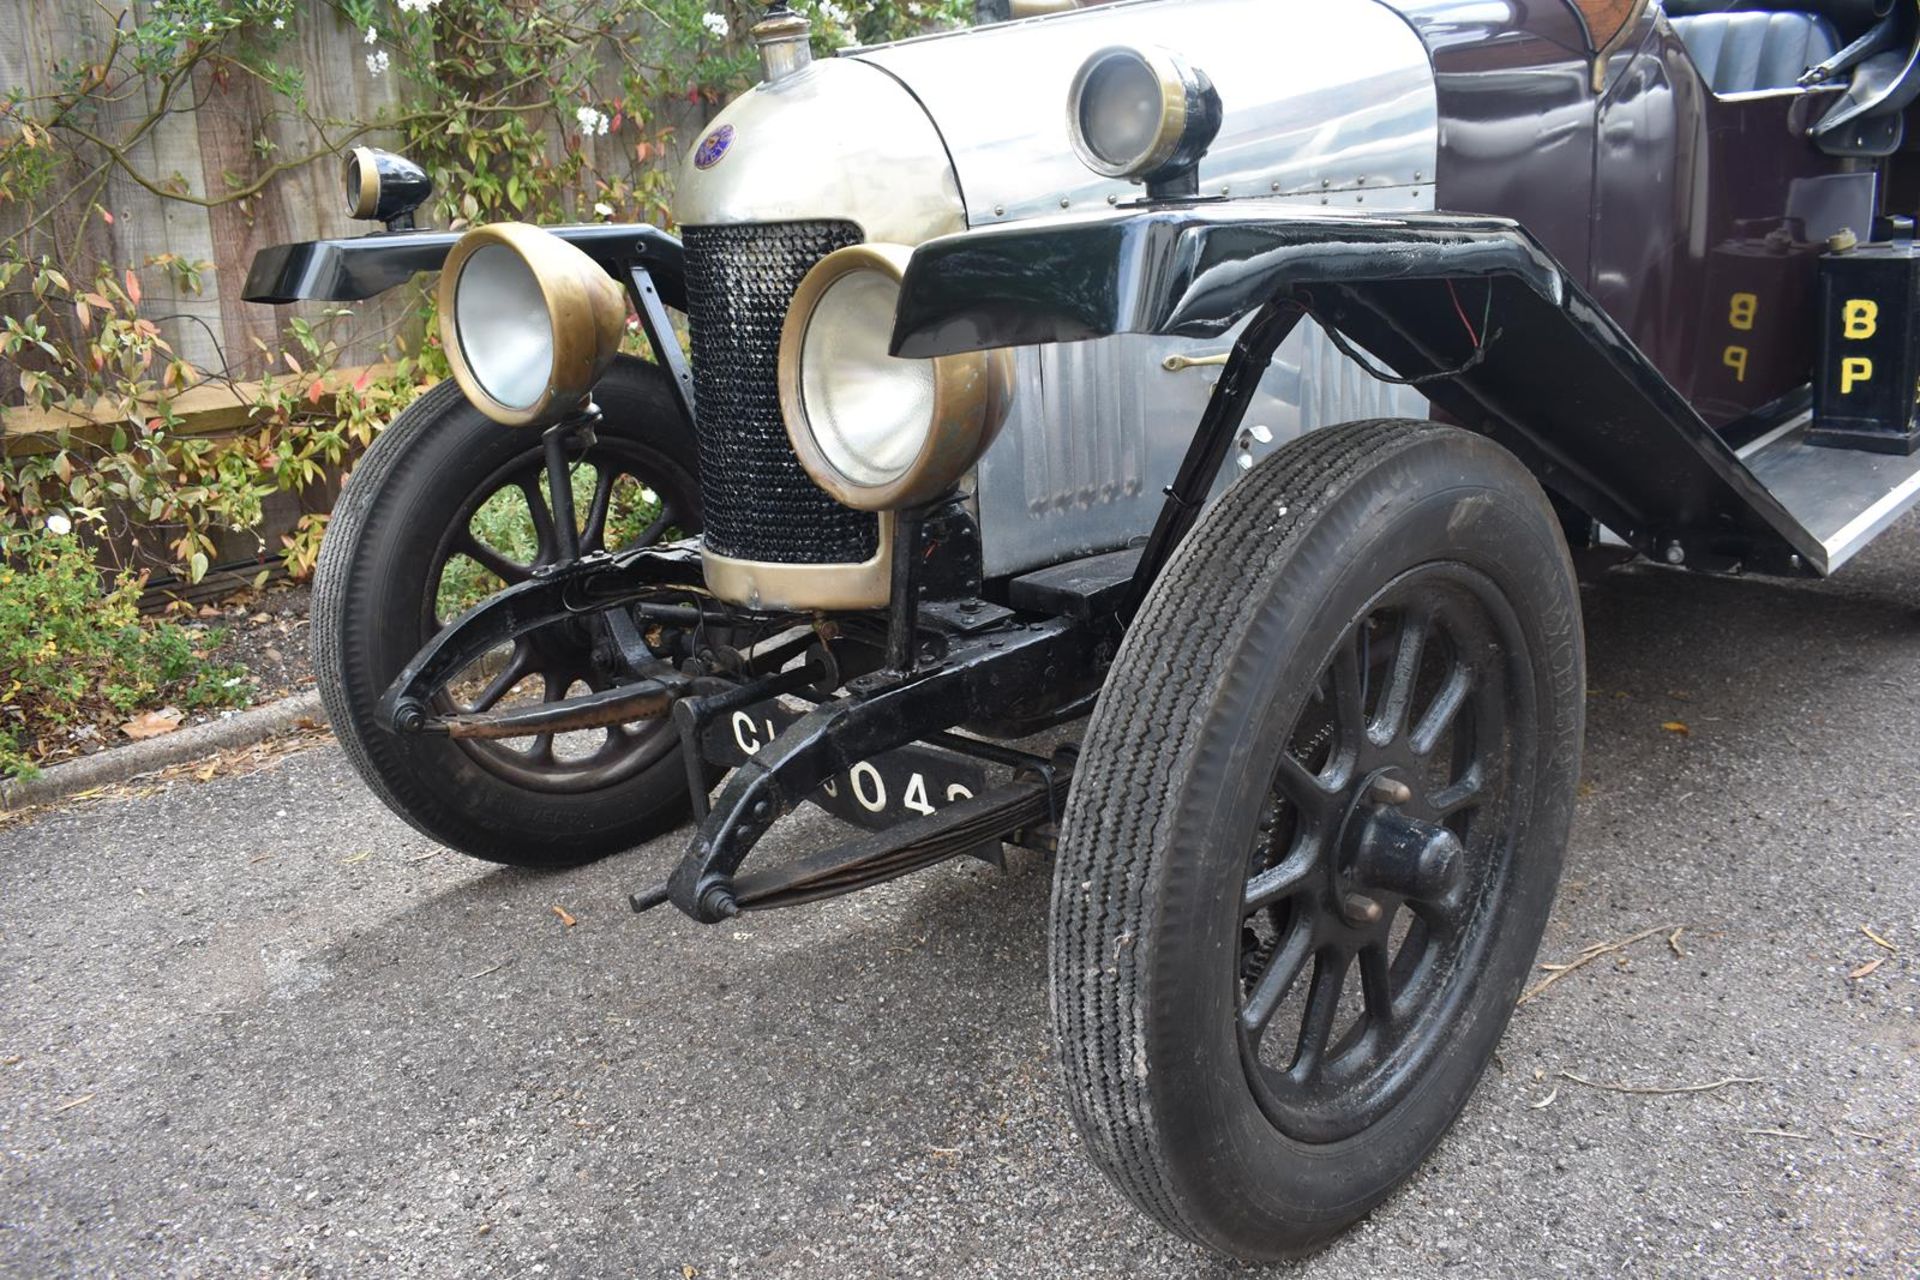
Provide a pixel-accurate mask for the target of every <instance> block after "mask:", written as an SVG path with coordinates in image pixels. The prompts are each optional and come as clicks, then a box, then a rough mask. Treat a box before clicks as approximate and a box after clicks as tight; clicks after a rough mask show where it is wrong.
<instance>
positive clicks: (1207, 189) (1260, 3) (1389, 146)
mask: <svg viewBox="0 0 1920 1280" xmlns="http://www.w3.org/2000/svg"><path fill="white" fill-rule="evenodd" d="M1135 43H1137V44H1157V45H1161V46H1164V47H1166V48H1168V49H1171V50H1172V51H1174V52H1175V53H1178V54H1180V55H1181V56H1182V57H1184V58H1186V59H1187V60H1188V62H1189V63H1190V64H1191V65H1193V66H1195V67H1198V68H1200V69H1201V70H1203V71H1205V72H1206V74H1207V75H1208V76H1209V77H1211V78H1212V80H1213V83H1214V86H1215V87H1216V88H1217V89H1218V90H1219V92H1220V100H1221V102H1222V104H1223V105H1224V106H1225V108H1226V119H1225V122H1224V123H1223V125H1222V126H1221V129H1220V135H1219V137H1218V138H1217V139H1216V140H1215V142H1214V144H1213V146H1212V147H1211V148H1210V149H1209V150H1208V152H1207V156H1206V158H1205V159H1204V160H1202V161H1201V163H1200V191H1201V193H1202V194H1205V195H1222V194H1225V195H1228V196H1236V195H1260V196H1272V195H1275V194H1280V195H1313V196H1316V197H1319V196H1325V197H1328V198H1329V199H1330V198H1331V197H1332V195H1333V193H1336V192H1341V193H1344V192H1354V193H1358V192H1363V191H1367V190H1371V189H1374V188H1378V187H1417V186H1424V185H1426V184H1429V183H1431V182H1432V180H1433V173H1434V161H1435V155H1436V153H1437V149H1438V145H1439V109H1438V104H1437V98H1436V94H1435V90H1434V78H1433V69H1432V65H1431V63H1430V61H1429V59H1428V55H1427V50H1426V46H1425V45H1424V44H1423V43H1422V42H1421V40H1420V38H1419V36H1418V35H1416V34H1415V33H1414V31H1413V29H1412V28H1411V27H1410V26H1408V25H1407V23H1406V22H1405V20H1404V19H1402V18H1401V17H1400V16H1399V15H1398V14H1397V13H1395V12H1393V11H1392V10H1391V9H1388V8H1387V7H1386V6H1385V5H1382V4H1379V3H1377V2H1376V0H1312V3H1299V4H1283V3H1276V2H1275V0H1144V2H1141V3H1122V4H1111V5H1102V6H1098V7H1096V8H1092V9H1083V10H1079V11H1076V12H1073V13H1066V14H1059V15H1054V16H1049V17H1044V18H1037V19H1033V20H1030V21H1026V22H1014V23H1003V24H999V25H995V26H990V27H982V28H979V29H977V30H974V31H968V32H961V33H956V34H953V35H950V36H943V37H938V38H934V39H926V40H909V41H905V42H902V43H900V44H895V45H887V46H883V47H880V48H874V49H865V50H856V51H854V52H852V53H851V54H850V55H848V57H849V58H850V59H852V60H856V61H862V62H867V63H871V64H872V65H874V66H876V67H881V68H884V69H885V70H886V71H888V72H889V73H891V74H893V75H895V76H898V77H899V78H900V80H901V82H902V83H903V84H905V85H906V86H907V88H909V89H910V90H912V92H913V95H914V97H916V98H917V99H919V101H920V102H921V103H922V104H923V105H924V106H925V107H926V109H927V111H928V113H929V114H930V115H931V116H932V117H933V119H934V121H935V123H936V124H938V126H939V128H940V134H941V137H942V138H943V139H944V140H945V142H946V146H947V151H948V153H949V154H950V155H951V156H952V157H953V163H954V167H955V169H956V171H957V173H958V176H959V183H960V189H961V191H962V192H963V193H964V195H965V199H966V209H967V220H968V222H969V224H970V225H973V226H985V225H991V224H993V223H995V222H1003V221H1012V220H1015V219H1019V218H1025V217H1032V216H1034V215H1036V214H1043V213H1058V212H1059V211H1060V210H1061V209H1063V208H1071V209H1093V208H1098V207H1100V206H1103V205H1106V204H1108V203H1110V202H1111V201H1114V200H1132V199H1135V198H1137V197H1138V196H1139V195H1140V194H1141V191H1140V188H1139V187H1138V186H1135V185H1133V184H1131V183H1129V182H1127V181H1125V180H1124V179H1111V178H1102V177H1100V176H1098V175H1096V174H1094V173H1092V172H1090V171H1089V170H1088V169H1087V168H1086V167H1085V166H1083V165H1082V164H1081V163H1080V161H1079V160H1078V159H1077V158H1076V157H1075V156H1074V153H1073V147H1072V144H1071V141H1070V139H1069V137H1068V132H1067V91H1068V88H1069V85H1070V84H1071V82H1072V80H1073V75H1074V72H1075V71H1076V70H1078V68H1079V66H1080V63H1081V62H1082V61H1083V60H1085V58H1086V57H1087V55H1088V54H1090V53H1092V52H1094V51H1095V50H1096V49H1099V48H1101V47H1103V46H1106V45H1112V44H1135Z"/></svg>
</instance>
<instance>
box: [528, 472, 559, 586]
mask: <svg viewBox="0 0 1920 1280" xmlns="http://www.w3.org/2000/svg"><path fill="white" fill-rule="evenodd" d="M544 475H545V473H544V472H537V471H536V472H533V473H531V474H529V475H526V476H522V477H521V478H520V481H519V485H520V492H521V494H522V495H523V496H524V497H525V498H526V500H527V516H528V518H529V519H531V520H532V521H533V536H534V539H535V542H536V543H537V545H538V546H539V548H540V550H539V552H538V553H537V555H536V557H535V560H534V563H535V564H552V563H553V562H554V560H555V559H557V558H558V556H559V553H560V546H559V539H557V538H556V537H555V536H554V530H553V514H552V513H551V512H549V511H548V510H547V491H546V487H545V485H544V484H543V483H542V479H543V477H544Z"/></svg>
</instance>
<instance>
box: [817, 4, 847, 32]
mask: <svg viewBox="0 0 1920 1280" xmlns="http://www.w3.org/2000/svg"><path fill="white" fill-rule="evenodd" d="M820 16H821V17H823V18H825V19H826V20H827V21H828V22H831V23H832V24H833V25H834V26H836V27H844V26H846V25H847V23H848V22H850V21H851V19H850V18H848V17H847V11H846V10H845V9H842V8H841V7H840V6H839V5H837V4H835V3H834V2H833V0H820Z"/></svg>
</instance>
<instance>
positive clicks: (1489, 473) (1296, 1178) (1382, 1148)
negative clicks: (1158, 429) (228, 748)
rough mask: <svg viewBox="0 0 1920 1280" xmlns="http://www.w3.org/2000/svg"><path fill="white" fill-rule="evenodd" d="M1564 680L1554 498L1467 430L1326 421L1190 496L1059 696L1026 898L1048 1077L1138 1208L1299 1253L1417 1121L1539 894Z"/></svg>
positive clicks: (1562, 760) (1203, 1234)
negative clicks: (1058, 1078) (1063, 749)
mask: <svg viewBox="0 0 1920 1280" xmlns="http://www.w3.org/2000/svg"><path fill="white" fill-rule="evenodd" d="M1583 681H1584V654H1583V650H1582V643H1581V635H1580V622H1579V599H1578V595H1577V587H1576V585H1575V582H1574V577H1573V571H1572V566H1571V564H1570V562H1569V559H1568V556H1567V551H1566V546H1565V543H1564V541H1563V539H1562V536H1561V533H1560V528H1559V524H1558V522H1557V520H1556V519H1555V517H1554V513H1553V510H1552V508H1551V506H1550V505H1549V504H1548V502H1547V500H1546V497H1545V495H1544V494H1543V493H1542V492H1541V491H1540V489H1539V487H1538V486H1537V485H1536V484H1535V482H1534V480H1533V478H1532V477H1531V476H1530V475H1529V474H1528V472H1527V471H1526V470H1525V469H1524V468H1523V467H1522V466H1521V465H1520V463H1519V462H1518V461H1517V460H1515V459H1514V458H1513V457H1512V456H1511V455H1510V454H1508V453H1506V452H1505V451H1504V450H1502V449H1500V448H1499V447H1498V446H1496V445H1494V444H1492V443H1491V442H1489V441H1487V440H1485V439H1483V438H1481V437H1479V436H1476V435H1473V434H1471V433H1468V432H1465V431H1460V430H1457V429H1454V428H1450V427H1443V426H1437V425H1433V424H1429V423H1412V422H1364V423H1353V424H1349V425H1347V426H1343V427H1334V428H1329V429H1326V430H1323V431H1320V432H1316V433H1314V434H1312V435H1309V436H1306V437H1304V438H1302V439H1301V440H1299V441H1297V442H1295V443H1293V444H1292V445H1289V446H1288V447H1286V448H1284V449H1282V450H1280V451H1278V452H1276V453H1275V454H1274V455H1273V456H1272V457H1270V458H1269V459H1267V460H1266V461H1265V462H1264V463H1262V464H1261V465H1260V466H1259V467H1258V468H1256V469H1255V470H1254V471H1253V472H1252V473H1251V474H1250V475H1249V476H1247V477H1246V478H1245V479H1244V480H1243V481H1242V482H1241V483H1240V484H1239V485H1238V486H1236V487H1235V488H1234V489H1232V490H1231V491H1229V492H1228V493H1227V494H1226V496H1225V497H1223V498H1222V499H1221V500H1220V501H1219V502H1218V503H1217V504H1215V505H1214V506H1213V507H1212V508H1211V509H1210V510H1209V511H1208V512H1207V513H1206V514H1205V515H1204V516H1203V517H1202V518H1201V520H1200V522H1199V523H1198V525H1197V526H1196V527H1195V528H1194V530H1193V532H1192V533H1191V535H1190V536H1189V537H1188V538H1187V539H1186V540H1185V542H1183V543H1182V545H1181V547H1180V548H1179V550H1178V551H1177V552H1176V554H1175V555H1174V557H1173V558H1172V560H1171V561H1170V563H1169V564H1168V566H1167V568H1166V570H1165V571H1164V572H1163V573H1162V575H1161V576H1160V578H1159V580H1158V581H1157V582H1156V583H1155V585H1154V587H1153V590H1152V591H1151V593H1150V594H1149V596H1148V598H1147V600H1146V602H1145V603H1144V605H1143V606H1142V609H1141V611H1140V614H1139V617H1138V618H1137V619H1136V620H1135V622H1134V623H1133V625H1132V627H1131V629H1130V630H1129V631H1128V633H1127V637H1126V641H1125V643H1124V645H1123V646H1122V649H1121V652H1120V654H1119V656H1118V658H1117V660H1116V662H1115V665H1114V667H1113V670H1112V673H1111V675H1110V676H1109V678H1108V682H1107V686H1106V689H1105V691H1104V692H1103V694H1102V696H1101V700H1100V704H1099V707H1098V708H1097V710H1096V711H1095V713H1094V716H1093V719H1092V722H1091V724H1090V725H1089V728H1088V733H1087V738H1086V742H1085V745H1084V747H1083V750H1082V753H1081V756H1080V764H1079V766H1078V768H1077V770H1076V779H1075V783H1074V788H1073V792H1072V795H1071V797H1070V799H1069V802H1068V805H1067V810H1066V815H1065V818H1064V821H1063V825H1062V832H1061V843H1060V861H1059V864H1058V868H1057V871H1056V877H1057V878H1056V880H1055V884H1054V892H1053V903H1052V920H1051V936H1052V943H1051V945H1052V986H1053V990H1052V995H1053V1015H1054V1027H1055V1031H1056V1035H1057V1041H1058V1048H1059V1052H1060V1056H1061V1059H1062V1063H1063V1066H1064V1070H1065V1075H1066V1081H1067V1087H1068V1095H1069V1099H1070V1102H1071V1105H1072V1108H1073V1112H1074V1116H1075V1119H1076V1120H1077V1122H1078V1124H1079V1127H1080V1130H1081V1133H1082V1134H1083V1135H1084V1137H1085V1138H1086V1140H1087V1143H1088V1145H1089V1147H1090V1149H1091V1151H1092V1154H1093V1156H1094V1159H1095V1161H1096V1162H1097V1163H1099V1164H1100V1165H1101V1166H1102V1168H1103V1169H1104V1170H1105V1171H1106V1172H1107V1174H1108V1175H1109V1176H1110V1177H1112V1178H1113V1180H1114V1181H1115V1182H1116V1183H1117V1184H1118V1185H1119V1186H1120V1187H1121V1189H1122V1190H1123V1191H1125V1192H1126V1193H1127V1194H1128V1195H1129V1196H1130V1197H1131V1198H1132V1199H1133V1200H1134V1201H1135V1203H1137V1204H1138V1205H1139V1206H1140V1207H1141V1208H1142V1209H1144V1210H1146V1211H1147V1212H1148V1213H1149V1214H1151V1215H1152V1216H1154V1217H1156V1218H1158V1219H1159V1220H1160V1221H1161V1222H1163V1223H1164V1224H1166V1225H1167V1226H1168V1227H1170V1228H1172V1229H1173V1230H1175V1231H1178V1232H1180V1233H1181V1234H1183V1235H1186V1236H1188V1237H1189V1238H1191V1239H1193V1240H1195V1241H1197V1242H1199V1243H1201V1244H1204V1245H1206V1246H1208V1247H1210V1248H1213V1249H1215V1250H1218V1251H1219V1252H1222V1253H1225V1254H1229V1255H1231V1256H1234V1257H1238V1258H1244V1259H1249V1260H1256V1259H1258V1260H1264V1259H1275V1258H1281V1257H1290V1256H1298V1255H1300V1254H1301V1253H1304V1252H1307V1251H1310V1250H1311V1249H1313V1248H1314V1247H1316V1246H1318V1245H1319V1244H1321V1243H1323V1242H1324V1241H1325V1240H1326V1239H1327V1238H1328V1237H1329V1236H1331V1235H1333V1234H1334V1233H1336V1232H1338V1231H1339V1230H1341V1229H1342V1228H1344V1227H1346V1226H1347V1225H1349V1224H1350V1223H1352V1222H1353V1221H1355V1220H1356V1219H1358V1218H1359V1217H1360V1216H1361V1215H1363V1214H1365V1213H1366V1212H1367V1211H1368V1210H1369V1209H1370V1208H1372V1207H1373V1206H1374V1205H1375V1204H1377V1203H1378V1202H1379V1201H1380V1200H1381V1199H1383V1198H1384V1197H1385V1196H1386V1195H1387V1194H1388V1193H1389V1192H1390V1191H1391V1190H1392V1189H1393V1188H1394V1187H1395V1186H1396V1185H1398V1184H1399V1183H1400V1182H1401V1181H1402V1180H1403V1179H1404V1178H1406V1177H1407V1176H1408V1175H1409V1174H1410V1173H1412V1172H1413V1170H1414V1169H1415V1168H1416V1167H1417V1166H1418V1164H1419V1162H1420V1161H1421V1160H1422V1159H1423V1158H1424V1157H1425V1156H1426V1154H1427V1153H1428V1151H1430V1150H1431V1149H1432V1147H1433V1146H1434V1144H1435V1143H1436V1142H1438V1141H1439V1139H1440V1137H1441V1135H1442V1134H1443V1133H1444V1132H1445V1131H1446V1129H1447V1127H1448V1125H1450V1124H1451V1123H1452V1122H1453V1119H1454V1117H1455V1116H1456V1115H1458V1114H1459V1112H1460V1110H1461V1108H1462V1107H1463V1106H1464V1105H1465V1102H1466V1099H1467V1097H1468V1095H1469V1093H1470V1091H1471V1090H1472V1088H1473V1085H1474V1083H1475V1081H1476V1080H1477V1079H1478V1077H1479V1075H1480V1073H1481V1071H1482V1069H1483V1068H1484V1066H1485V1064H1486V1062H1487V1060H1488V1058H1489V1057H1490V1056H1491V1054H1492V1052H1493V1049H1494V1046H1495V1044H1496V1043H1497V1041H1498V1039H1499V1037H1500V1034H1501V1032H1502V1030H1503V1029H1504V1028H1505V1026H1506V1022H1507V1018H1508V1015H1509V1014H1510V1012H1511V1011H1512V1008H1513V1004H1514V1000H1515V998H1516V997H1517V996H1518V994H1519V992H1520V989H1521V986H1522V984H1523V983H1524V981H1525V979H1526V975H1527V971H1528V967H1529V966H1530V964H1531V963H1532V959H1533V956H1534V952H1535V949H1536V948H1537V946H1538V944H1539V940H1540V935H1541V932H1542V930H1543V929H1544V927H1545V924H1546V918H1547V913H1548V910H1549V908H1550V906H1551V905H1552V901H1553V894H1554V889H1555V886H1556V884H1557V882H1558V879H1559V872H1560V864H1561V859H1562V854H1563V850H1564V846H1565V842H1566V836H1567V830H1568V825H1569V822H1570V819H1571V814H1572V808H1573V799H1574V791H1575V787H1576V785H1577V782H1578V774H1579V758H1580V738H1581V729H1582V722H1583V700H1584V693H1583Z"/></svg>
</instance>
